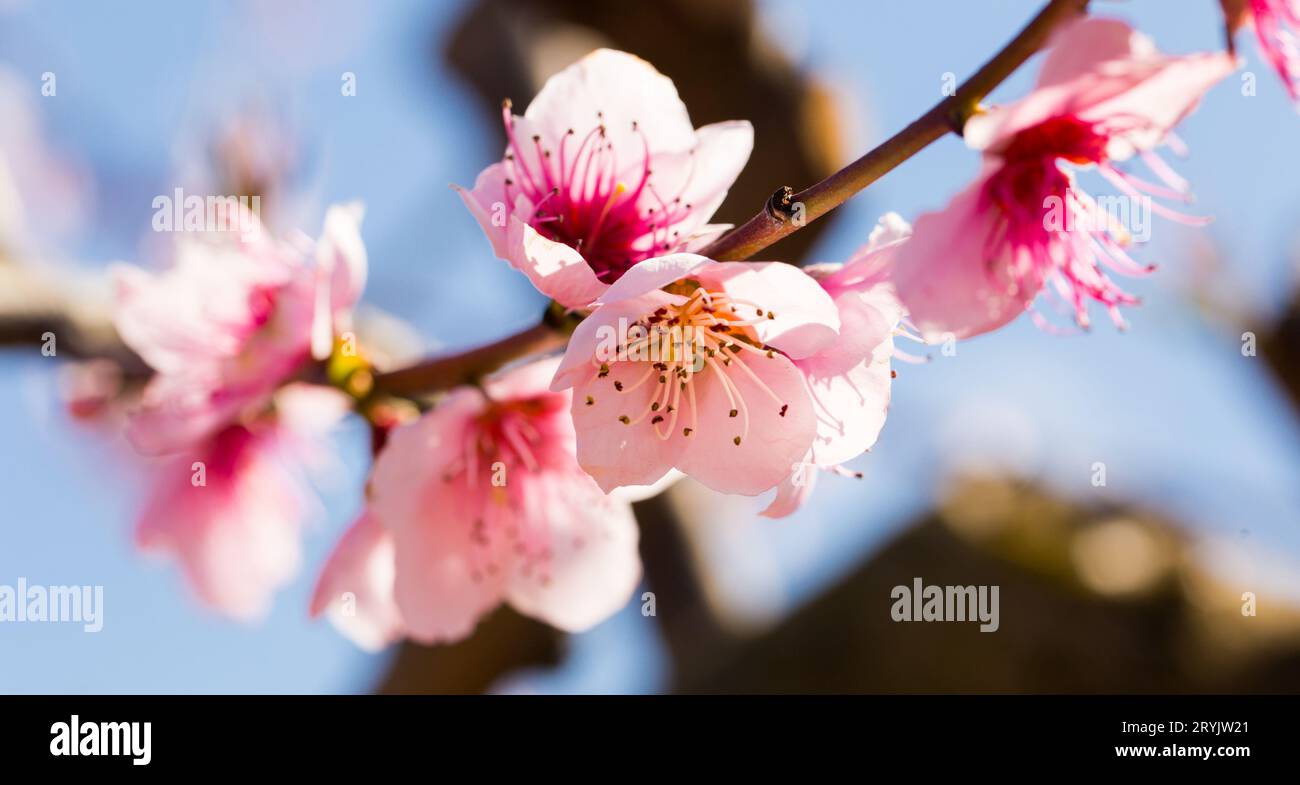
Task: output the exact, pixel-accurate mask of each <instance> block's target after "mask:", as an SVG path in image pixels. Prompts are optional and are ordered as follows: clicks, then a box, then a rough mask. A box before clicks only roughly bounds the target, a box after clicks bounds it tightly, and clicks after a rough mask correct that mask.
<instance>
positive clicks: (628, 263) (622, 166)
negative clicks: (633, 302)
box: [503, 101, 694, 283]
mask: <svg viewBox="0 0 1300 785" xmlns="http://www.w3.org/2000/svg"><path fill="white" fill-rule="evenodd" d="M503 115H504V120H505V126H506V136H507V137H508V139H509V151H508V152H507V153H506V171H507V177H506V203H507V204H513V203H514V200H515V198H516V196H518V195H521V194H522V195H523V196H525V197H527V199H528V200H529V201H530V202H532V205H533V214H532V215H531V216H530V217H529V218H528V220H527V222H528V224H529V225H530V226H532V227H533V228H534V229H536V230H537V232H538V233H539V234H541V235H542V236H543V237H546V238H547V239H549V240H553V241H555V242H560V243H564V244H565V245H567V246H569V247H570V248H573V249H574V250H576V251H578V253H580V254H582V257H583V259H585V260H586V262H587V264H588V265H589V266H590V267H591V269H592V271H593V272H595V273H596V277H597V278H599V279H600V280H601V281H602V282H604V283H613V282H614V281H617V280H618V279H619V278H620V277H621V276H622V275H623V273H625V272H627V270H628V269H629V268H630V267H632V266H633V265H634V264H636V263H637V262H639V261H641V260H643V259H648V258H650V257H652V256H661V255H663V254H665V253H667V252H668V251H670V250H671V249H673V248H675V247H677V246H679V245H680V244H681V242H682V241H683V240H684V239H685V238H682V237H681V236H680V232H679V230H678V229H677V228H676V227H677V226H678V225H679V224H681V223H682V222H683V221H684V220H685V219H686V218H687V217H689V216H690V214H691V210H692V206H691V205H690V204H689V203H684V202H683V201H682V194H684V193H685V191H686V187H687V185H689V183H690V179H691V178H690V177H689V176H688V177H687V179H686V182H685V183H684V184H683V185H682V187H681V189H680V190H679V191H678V193H677V194H676V195H672V196H664V195H661V194H660V193H659V192H658V191H656V190H655V186H654V184H653V182H652V180H651V169H650V159H651V155H650V145H649V141H648V140H647V139H646V136H645V133H644V132H643V131H642V130H641V129H640V127H639V126H638V125H637V124H636V123H635V122H633V123H632V130H633V131H634V132H635V133H636V135H637V136H638V137H639V138H640V141H641V143H640V145H638V147H639V148H640V149H632V150H616V149H615V145H614V142H613V140H612V139H611V138H610V136H609V135H608V134H607V133H606V126H605V120H604V116H603V114H602V113H600V112H597V117H596V119H597V123H596V125H595V127H593V128H591V129H589V130H588V131H587V132H585V133H583V134H579V133H577V132H575V131H574V129H572V128H570V129H569V130H568V131H567V132H566V133H565V134H564V135H563V136H562V137H561V138H560V141H559V144H558V146H553V147H548V146H546V144H544V143H543V140H542V138H541V137H540V136H536V135H535V136H533V137H532V138H531V139H529V140H522V139H520V138H519V135H518V134H517V133H516V131H515V121H514V117H513V115H512V114H511V112H510V102H509V101H507V102H506V103H505V104H504V106H503ZM620 156H621V158H620ZM691 165H692V173H693V171H694V158H693V157H692V163H691Z"/></svg>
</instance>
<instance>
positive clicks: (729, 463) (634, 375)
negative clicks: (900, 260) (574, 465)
mask: <svg viewBox="0 0 1300 785" xmlns="http://www.w3.org/2000/svg"><path fill="white" fill-rule="evenodd" d="M845 305H846V309H847V311H848V318H849V319H851V320H852V328H853V332H848V331H845V332H842V331H841V319H842V316H841V308H840V307H839V306H838V305H837V302H836V300H835V298H834V296H833V295H832V293H831V292H830V291H828V289H827V288H825V287H823V286H822V285H820V284H819V283H818V282H817V281H816V280H814V279H813V278H812V277H810V276H809V275H808V274H807V273H805V272H803V271H802V270H800V269H799V268H797V267H794V266H791V265H787V264H781V263H779V262H716V261H713V260H710V259H706V258H704V257H702V256H698V255H695V254H674V255H670V256H665V257H660V258H656V259H650V260H647V261H644V262H641V263H640V264H638V265H636V266H635V267H633V268H632V269H631V270H629V271H628V272H627V273H626V274H625V275H624V276H623V277H622V278H621V279H619V281H617V282H616V283H615V284H614V285H613V286H611V287H610V288H609V290H608V291H606V292H605V294H604V295H603V296H602V297H601V299H600V300H599V301H598V302H597V304H596V307H595V309H594V310H593V311H592V314H591V315H590V316H589V317H587V319H586V320H584V321H583V322H582V324H580V325H579V326H578V328H577V330H575V331H574V334H573V337H572V338H571V339H570V342H569V347H568V350H567V352H566V353H565V357H564V361H563V362H562V364H561V366H560V369H559V371H558V373H557V374H556V377H555V381H554V383H553V385H552V389H569V388H572V389H573V393H574V394H573V405H572V408H573V420H574V424H575V426H576V427H577V430H578V462H579V463H580V464H581V465H582V467H583V468H584V469H586V470H587V472H588V473H590V474H591V476H592V477H593V478H594V479H595V480H596V482H597V483H598V484H599V485H600V486H601V488H603V489H605V490H606V491H610V490H613V489H615V488H618V487H622V486H628V485H633V486H637V485H647V484H650V483H653V482H655V481H657V480H658V479H659V478H661V477H662V476H664V475H665V474H666V473H668V472H669V471H670V470H672V469H674V468H675V469H677V470H679V471H681V472H682V473H684V474H686V475H688V476H691V477H693V478H695V479H696V480H698V481H700V482H702V483H703V484H705V485H707V486H709V487H710V488H712V489H714V490H716V491H719V492H722V493H737V494H745V495H756V494H759V493H762V492H763V491H766V490H768V489H770V488H773V487H775V486H776V485H778V484H779V483H781V482H782V481H783V480H785V479H786V478H787V477H789V475H790V473H791V470H792V467H794V466H795V465H796V464H798V463H800V462H802V461H804V460H805V459H806V458H807V456H808V453H809V451H810V450H811V449H812V448H813V445H814V443H815V442H816V440H818V439H825V440H827V445H826V446H825V449H827V450H829V449H831V448H830V443H831V442H838V439H839V438H840V437H841V436H842V437H843V438H846V439H851V440H854V442H855V443H863V442H864V441H865V443H866V444H870V441H872V440H874V434H858V433H856V429H855V428H854V426H853V425H852V424H850V421H851V420H854V419H856V418H857V417H858V415H859V413H860V412H864V411H869V410H872V409H875V408H877V407H878V406H883V404H881V402H880V401H879V400H878V399H877V396H876V395H875V394H874V391H872V392H871V393H870V394H868V395H866V396H863V395H862V394H861V393H862V390H860V389H858V388H857V386H856V385H855V384H854V383H852V382H848V383H846V384H841V383H840V382H841V381H844V379H841V377H845V376H846V375H847V374H851V373H857V372H858V371H859V370H860V366H861V364H862V362H864V361H865V359H866V357H867V356H868V355H871V354H872V353H873V352H874V350H875V348H876V346H877V344H878V343H879V336H877V335H875V334H874V333H873V334H872V335H870V336H868V335H865V334H859V333H857V332H856V331H857V329H858V328H860V327H863V326H864V325H862V324H859V318H858V317H859V316H860V315H861V312H860V311H859V310H858V309H857V308H856V307H854V306H853V305H852V304H851V303H850V302H849V301H848V300H846V301H845ZM868 343H870V346H867V345H866V344H868ZM801 363H804V365H801ZM868 419H870V416H868ZM831 423H835V425H833V426H832V425H830V424H831ZM823 426H827V427H825V428H823ZM841 427H842V432H841V433H840V434H838V435H835V436H833V435H832V434H833V431H835V430H836V429H839V428H841ZM851 432H852V433H851ZM864 449H865V447H864Z"/></svg>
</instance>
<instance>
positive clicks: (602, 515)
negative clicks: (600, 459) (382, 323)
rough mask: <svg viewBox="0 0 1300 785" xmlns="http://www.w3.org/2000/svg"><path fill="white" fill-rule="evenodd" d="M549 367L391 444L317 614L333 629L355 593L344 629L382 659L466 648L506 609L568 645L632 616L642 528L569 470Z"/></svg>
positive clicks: (449, 410) (401, 432) (474, 392)
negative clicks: (562, 633)
mask: <svg viewBox="0 0 1300 785" xmlns="http://www.w3.org/2000/svg"><path fill="white" fill-rule="evenodd" d="M555 366H556V363H555V361H553V360H543V361H539V362H534V363H530V364H527V365H524V366H522V367H519V368H516V369H514V370H511V371H507V372H506V373H504V374H502V375H501V376H499V377H496V378H494V379H492V380H489V381H487V382H485V383H484V385H483V387H482V389H479V388H470V387H462V388H457V389H456V390H453V391H452V392H451V393H450V394H448V395H447V396H446V398H445V399H444V400H443V401H441V402H440V403H439V404H438V406H437V407H436V408H434V409H433V410H432V411H430V412H429V413H427V414H425V415H424V416H423V417H421V418H420V419H419V420H417V421H415V422H413V423H410V424H407V425H404V426H400V427H398V428H396V429H395V430H394V431H393V433H392V434H391V436H390V438H389V441H388V444H387V446H386V447H385V448H384V449H383V451H382V452H380V454H379V457H378V459H377V460H376V462H375V467H374V470H373V472H372V474H371V478H370V492H369V507H368V511H367V513H366V514H365V515H364V516H363V517H362V519H361V520H360V522H358V523H357V524H356V526H355V527H354V528H353V530H352V531H351V532H350V533H349V534H348V535H347V536H346V537H345V540H344V541H343V542H342V543H341V544H340V546H339V548H338V550H337V551H336V553H335V556H334V557H332V558H331V559H330V562H329V565H328V566H327V568H326V571H325V573H324V574H323V575H322V577H321V580H320V584H319V588H318V590H317V595H316V599H315V600H314V602H313V608H314V610H315V612H317V613H319V612H322V611H325V610H328V611H329V612H330V615H331V618H333V619H336V623H337V619H338V616H339V614H338V609H339V607H340V603H341V602H342V601H343V600H342V594H343V593H344V592H351V593H352V594H353V595H354V599H355V600H356V603H357V604H356V609H355V610H356V615H354V616H353V617H351V618H350V619H349V620H348V621H347V622H346V623H343V624H340V625H339V626H340V627H341V628H342V629H343V631H344V632H345V633H346V634H348V635H349V636H350V637H352V638H353V639H354V640H356V641H357V642H358V643H360V644H362V645H365V646H369V647H371V648H375V647H378V646H382V645H383V643H385V642H387V641H388V640H391V639H393V638H394V637H397V636H399V635H407V636H410V637H412V638H415V639H417V640H420V641H424V642H430V643H431V642H446V641H454V640H458V639H460V638H464V637H465V636H467V635H469V634H470V632H472V631H473V629H474V627H475V625H476V624H477V622H478V620H479V618H480V617H482V616H483V615H484V614H486V613H488V612H489V611H491V610H492V609H494V608H495V607H496V606H498V605H499V604H501V603H502V602H508V603H510V605H511V606H513V607H514V608H515V609H516V610H518V611H519V612H521V613H524V614H526V615H529V616H533V617H535V618H538V619H541V620H543V621H545V622H547V623H548V624H551V625H553V626H555V627H558V628H559V629H562V630H566V631H570V632H576V631H580V630H584V629H587V628H589V627H591V626H593V625H595V624H597V623H599V622H601V621H603V620H604V619H605V618H607V617H608V616H610V615H611V614H613V613H614V612H615V611H617V610H618V609H619V608H621V607H622V606H623V605H625V604H626V603H627V601H628V599H629V597H630V596H631V594H632V591H633V590H634V589H635V587H636V585H637V583H638V581H639V580H640V578H641V561H640V557H639V555H638V553H637V528H636V522H635V520H634V519H633V517H632V511H631V508H630V507H629V506H628V504H627V498H625V497H617V498H616V497H611V496H607V495H606V494H605V493H604V492H602V491H601V490H600V488H598V487H597V486H596V484H595V483H594V482H593V481H592V480H591V478H590V477H588V476H587V475H586V473H584V472H583V471H582V468H581V467H579V466H578V463H577V461H576V460H575V459H574V455H573V449H574V430H573V423H572V421H571V420H570V418H569V415H568V409H569V396H568V395H567V394H564V393H555V392H551V391H550V390H548V389H547V383H548V382H549V381H550V379H551V377H552V376H553V374H554V372H555ZM376 522H377V523H378V526H376ZM390 558H391V559H392V562H391V563H389V561H388V560H389V559H390ZM390 567H391V570H390ZM390 592H391V597H390ZM357 616H360V618H357Z"/></svg>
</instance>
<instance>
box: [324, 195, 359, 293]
mask: <svg viewBox="0 0 1300 785" xmlns="http://www.w3.org/2000/svg"><path fill="white" fill-rule="evenodd" d="M364 214H365V210H364V209H363V208H362V206H361V204H360V203H359V202H353V203H351V204H346V205H331V206H330V208H329V209H328V210H327V211H326V212H325V227H324V229H322V230H321V237H320V241H319V242H318V243H317V245H316V264H317V266H318V267H319V268H320V270H321V271H322V272H323V273H324V274H325V275H326V276H328V280H329V293H330V300H329V302H330V313H331V315H333V316H335V317H337V316H338V315H339V314H345V315H346V313H347V312H348V311H350V310H351V309H352V307H353V306H355V305H356V304H357V302H358V301H359V300H360V299H361V292H362V291H363V290H364V289H365V288H366V276H367V261H366V246H365V243H363V242H362V240H361V219H362V216H363V215H364Z"/></svg>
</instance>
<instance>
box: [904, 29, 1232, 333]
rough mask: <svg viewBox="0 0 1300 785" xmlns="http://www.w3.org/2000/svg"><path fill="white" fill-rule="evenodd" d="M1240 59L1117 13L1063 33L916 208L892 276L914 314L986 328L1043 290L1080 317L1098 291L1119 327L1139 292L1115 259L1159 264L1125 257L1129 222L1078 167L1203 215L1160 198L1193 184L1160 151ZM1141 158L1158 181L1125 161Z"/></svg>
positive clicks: (1140, 198) (978, 119)
mask: <svg viewBox="0 0 1300 785" xmlns="http://www.w3.org/2000/svg"><path fill="white" fill-rule="evenodd" d="M1234 68H1235V62H1234V60H1233V58H1232V57H1231V56H1229V55H1227V54H1223V53H1212V54H1195V55H1186V56H1169V55H1163V54H1160V53H1159V52H1157V51H1156V50H1155V47H1154V45H1153V44H1152V43H1151V41H1150V40H1149V39H1147V38H1146V37H1145V36H1143V35H1141V34H1139V33H1137V32H1135V31H1134V30H1132V29H1131V28H1130V27H1129V26H1128V25H1126V24H1125V23H1123V22H1120V21H1115V20H1106V19H1085V20H1082V21H1079V22H1075V23H1073V24H1072V25H1071V26H1070V27H1068V28H1066V29H1064V30H1063V31H1061V32H1060V33H1059V34H1058V35H1057V37H1056V39H1055V40H1054V43H1053V46H1052V48H1051V50H1050V51H1049V53H1048V55H1047V59H1046V60H1045V61H1044V63H1043V67H1042V71H1041V73H1040V74H1039V78H1038V84H1037V87H1036V89H1035V90H1034V91H1033V92H1032V93H1031V94H1030V95H1029V96H1027V97H1026V98H1024V99H1022V100H1020V101H1017V102H1015V103H1013V104H1010V105H1008V106H1004V107H999V108H995V109H991V110H989V111H986V112H983V113H981V114H977V115H976V116H974V117H972V118H971V119H970V121H969V122H967V124H966V128H965V137H966V141H967V143H968V144H969V145H970V146H971V147H973V148H975V149H977V150H982V151H983V152H984V168H983V171H982V172H981V174H980V176H979V177H978V178H977V179H976V181H975V182H974V183H973V184H972V185H970V186H969V187H968V188H967V189H966V190H964V191H962V192H961V193H960V194H958V195H957V196H956V197H954V198H953V200H952V201H951V202H950V203H949V204H948V206H947V207H946V208H944V209H943V210H941V211H939V212H933V213H927V214H925V215H922V216H921V217H920V218H919V219H917V221H916V226H915V235H914V236H913V238H912V239H911V240H910V241H909V242H907V243H906V244H905V245H904V247H903V248H902V249H901V250H900V252H899V258H898V263H897V265H896V271H895V281H896V284H897V287H898V293H899V296H900V297H901V299H902V301H903V304H904V305H905V306H906V307H907V310H908V313H909V314H910V318H911V319H912V321H913V322H914V323H915V324H916V326H917V327H918V328H920V330H921V331H922V333H923V334H924V335H925V336H926V337H927V338H929V339H937V338H940V337H948V336H952V337H956V338H965V337H969V336H972V335H978V334H981V333H985V332H988V331H990V330H993V329H996V328H998V327H1000V326H1002V325H1004V324H1006V323H1008V322H1010V321H1011V320H1012V319H1014V318H1015V317H1016V316H1018V315H1019V314H1020V313H1021V312H1022V311H1024V310H1026V309H1027V308H1028V307H1029V306H1030V304H1031V303H1032V302H1033V300H1034V299H1035V297H1036V296H1037V295H1038V294H1039V293H1040V292H1041V291H1043V290H1044V289H1045V288H1047V289H1048V290H1049V291H1052V292H1054V293H1056V294H1058V295H1059V296H1060V297H1061V298H1062V299H1063V300H1064V301H1065V303H1066V304H1067V306H1068V307H1069V308H1071V309H1072V310H1073V313H1074V316H1075V320H1076V321H1077V322H1078V324H1079V325H1080V326H1084V327H1086V326H1087V325H1088V324H1089V316H1088V304H1089V303H1090V302H1098V303H1100V304H1101V305H1102V306H1103V307H1104V308H1105V309H1106V310H1107V312H1108V313H1109V314H1110V315H1111V317H1112V319H1113V320H1114V321H1115V322H1116V323H1117V324H1119V325H1123V317H1122V316H1121V314H1120V306H1123V305H1133V304H1136V303H1137V299H1136V298H1135V297H1133V296H1132V295H1130V294H1129V293H1127V292H1125V291H1124V290H1122V289H1120V288H1119V287H1118V286H1117V285H1116V284H1115V283H1114V282H1113V281H1112V280H1111V279H1110V278H1109V276H1108V275H1107V273H1106V270H1107V269H1111V270H1116V271H1119V272H1123V273H1125V274H1129V275H1141V274H1144V273H1147V272H1150V271H1151V269H1153V268H1151V267H1147V266H1143V265H1140V264H1138V263H1137V262H1135V261H1134V260H1133V259H1132V258H1130V257H1129V255H1128V253H1127V251H1126V250H1125V248H1124V246H1125V245H1126V244H1127V241H1128V236H1127V231H1126V229H1125V228H1124V227H1123V226H1122V225H1121V224H1120V223H1119V222H1117V221H1116V220H1115V218H1114V216H1112V215H1110V214H1108V213H1107V212H1106V211H1105V210H1103V209H1101V208H1100V207H1099V206H1098V204H1097V203H1096V201H1095V200H1093V198H1092V197H1090V196H1089V195H1088V194H1087V193H1085V192H1084V191H1083V190H1082V189H1081V188H1080V187H1079V185H1078V182H1077V180H1076V177H1075V173H1074V172H1075V169H1076V168H1086V169H1092V170H1095V171H1097V172H1098V173H1100V174H1101V175H1102V176H1103V177H1105V178H1106V179H1107V180H1108V181H1109V182H1110V183H1111V184H1113V185H1114V186H1115V187H1116V188H1117V189H1118V190H1119V191H1120V192H1121V193H1122V194H1123V195H1124V196H1126V197H1127V198H1129V199H1130V200H1132V201H1133V202H1134V203H1135V204H1142V205H1147V204H1150V209H1151V210H1152V211H1153V212H1155V213H1157V214H1161V215H1165V216H1166V217H1171V218H1174V219H1176V220H1182V221H1184V222H1188V223H1198V222H1199V221H1197V220H1196V219H1193V218H1191V217H1189V216H1184V215H1180V214H1178V213H1175V212H1173V211H1170V210H1169V209H1167V208H1165V207H1163V206H1162V205H1161V204H1159V203H1152V202H1151V199H1150V197H1151V196H1157V197H1162V198H1169V199H1178V200H1185V199H1186V198H1187V196H1186V194H1187V191H1188V186H1187V184H1186V182H1185V181H1183V180H1182V179H1181V178H1180V177H1178V175H1177V174H1175V173H1174V172H1173V171H1172V170H1171V169H1170V168H1169V167H1168V165H1167V164H1165V163H1164V162H1163V161H1162V160H1161V159H1160V158H1159V157H1158V156H1157V155H1156V154H1155V153H1154V150H1155V149H1156V148H1157V147H1158V146H1160V145H1161V144H1165V143H1174V142H1175V140H1173V139H1172V138H1171V136H1170V130H1171V129H1172V128H1173V126H1175V125H1176V124H1177V123H1178V122H1179V121H1180V120H1182V119H1183V118H1184V117H1185V116H1187V115H1188V114H1189V113H1190V112H1191V111H1192V110H1193V109H1194V108H1195V107H1196V105H1197V103H1198V102H1199V101H1200V98H1201V96H1202V95H1204V94H1205V93H1206V91H1208V90H1209V89H1210V88H1211V87H1213V86H1214V85H1215V84H1217V83H1218V82H1219V81H1221V80H1222V79H1223V78H1224V77H1226V76H1227V75H1228V74H1229V73H1231V72H1232V70H1233V69H1234ZM1133 156H1139V157H1141V158H1142V160H1143V161H1145V162H1146V163H1147V165H1148V167H1149V168H1150V169H1151V170H1152V172H1153V173H1154V174H1155V176H1156V178H1158V179H1159V180H1160V181H1161V182H1160V183H1151V182H1147V181H1144V180H1141V179H1138V178H1137V177H1135V176H1134V175H1131V174H1128V173H1126V172H1123V171H1121V170H1120V169H1119V168H1117V167H1116V165H1115V164H1116V163H1117V162H1120V161H1124V160H1126V159H1129V158H1131V157H1133ZM1054 216H1055V217H1054Z"/></svg>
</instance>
